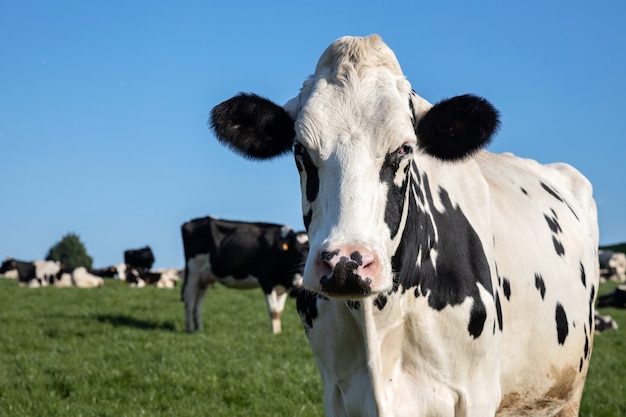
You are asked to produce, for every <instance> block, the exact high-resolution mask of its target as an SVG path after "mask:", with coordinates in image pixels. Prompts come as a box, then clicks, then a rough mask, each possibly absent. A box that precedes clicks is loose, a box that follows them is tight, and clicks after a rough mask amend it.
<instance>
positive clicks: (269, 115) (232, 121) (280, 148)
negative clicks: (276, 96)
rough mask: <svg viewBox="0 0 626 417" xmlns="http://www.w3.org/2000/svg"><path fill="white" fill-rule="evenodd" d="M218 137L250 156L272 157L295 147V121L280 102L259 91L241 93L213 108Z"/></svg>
mask: <svg viewBox="0 0 626 417" xmlns="http://www.w3.org/2000/svg"><path fill="white" fill-rule="evenodd" d="M210 125H211V128H212V129H213V131H214V132H215V135H216V136H217V139H218V140H219V141H220V142H222V143H223V144H225V145H226V146H228V147H229V148H231V149H232V150H233V151H235V152H237V153H238V154H240V155H242V156H244V157H246V158H250V159H270V158H273V157H276V156H279V155H282V154H285V153H287V152H289V151H291V148H292V145H293V139H294V137H295V131H294V122H293V119H292V118H291V117H290V116H289V114H288V113H287V112H286V111H285V109H283V108H282V107H280V106H279V105H277V104H275V103H273V102H271V101H270V100H267V99H265V98H263V97H260V96H257V95H255V94H245V93H241V94H239V95H237V96H235V97H233V98H231V99H229V100H226V101H224V102H222V103H220V104H218V105H217V106H215V107H213V110H211V118H210Z"/></svg>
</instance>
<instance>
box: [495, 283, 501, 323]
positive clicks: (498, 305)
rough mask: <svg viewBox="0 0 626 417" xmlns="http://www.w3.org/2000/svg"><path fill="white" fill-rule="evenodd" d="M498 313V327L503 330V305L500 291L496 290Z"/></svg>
mask: <svg viewBox="0 0 626 417" xmlns="http://www.w3.org/2000/svg"><path fill="white" fill-rule="evenodd" d="M496 314H497V316H498V327H499V328H500V331H502V305H501V304H500V293H498V292H497V291H496Z"/></svg>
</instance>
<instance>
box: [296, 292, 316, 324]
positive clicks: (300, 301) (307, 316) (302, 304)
mask: <svg viewBox="0 0 626 417" xmlns="http://www.w3.org/2000/svg"><path fill="white" fill-rule="evenodd" d="M318 298H322V296H321V295H319V294H317V293H314V292H311V291H309V290H306V289H302V291H300V292H299V293H298V297H297V298H296V309H297V310H298V314H299V315H300V319H301V320H302V324H304V329H305V331H306V332H307V334H308V332H309V329H312V328H313V321H315V319H316V318H317V314H318V313H317V300H318Z"/></svg>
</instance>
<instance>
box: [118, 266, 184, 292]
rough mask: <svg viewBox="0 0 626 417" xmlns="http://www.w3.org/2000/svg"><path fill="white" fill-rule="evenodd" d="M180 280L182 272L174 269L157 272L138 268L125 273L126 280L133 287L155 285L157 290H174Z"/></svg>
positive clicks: (158, 270) (127, 270) (129, 269)
mask: <svg viewBox="0 0 626 417" xmlns="http://www.w3.org/2000/svg"><path fill="white" fill-rule="evenodd" d="M179 279H180V271H179V270H177V269H174V268H161V269H157V270H155V271H142V270H140V269H137V268H132V267H131V268H128V269H126V271H125V280H126V282H128V283H129V284H130V285H131V286H132V287H139V288H142V287H145V286H146V285H154V286H155V287H157V288H174V287H175V286H176V283H177V282H178V280H179Z"/></svg>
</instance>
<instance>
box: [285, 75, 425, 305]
mask: <svg viewBox="0 0 626 417" xmlns="http://www.w3.org/2000/svg"><path fill="white" fill-rule="evenodd" d="M322 74H323V72H322ZM297 100H298V101H299V103H301V109H300V111H299V112H298V114H297V118H296V122H295V131H296V138H295V147H294V154H295V158H296V163H297V165H298V169H299V171H300V177H301V185H302V211H303V215H304V218H305V224H306V226H307V230H308V235H309V240H310V252H309V258H308V259H307V264H306V268H305V275H304V286H305V287H306V288H308V289H311V290H313V291H319V292H322V293H325V294H327V295H329V296H332V297H341V298H361V297H363V296H367V295H369V294H375V293H380V292H383V291H388V290H390V289H391V285H392V276H391V256H392V255H393V251H394V250H395V248H394V247H393V243H392V242H393V239H392V237H393V236H392V231H391V230H390V227H389V225H388V223H387V221H389V220H390V219H391V218H392V217H398V216H397V213H396V214H394V213H389V207H388V206H389V204H390V201H389V197H390V192H389V191H390V187H389V182H393V183H395V185H397V186H401V185H402V183H403V181H404V179H405V177H406V176H407V175H408V171H409V169H408V167H409V164H410V162H411V160H412V156H413V154H414V153H415V152H416V147H417V138H416V134H415V129H414V123H415V116H414V113H413V111H414V109H413V108H412V105H413V103H410V102H411V101H413V102H415V103H417V105H418V106H419V107H420V108H423V107H426V106H427V103H426V102H423V101H421V99H420V98H419V97H417V96H416V95H415V94H414V93H412V91H411V87H410V85H409V83H408V82H407V81H406V80H405V79H404V78H403V77H401V76H398V75H397V74H393V73H392V72H390V71H388V70H387V69H385V68H372V69H367V70H363V69H361V70H360V71H359V74H358V76H357V74H356V73H351V76H350V77H348V78H347V79H345V80H344V81H342V82H337V81H336V80H331V81H328V80H327V78H326V77H325V76H324V74H323V75H322V76H318V77H317V78H316V77H315V76H314V77H312V78H311V79H310V80H308V81H307V83H305V87H304V88H303V90H302V92H301V95H300V96H299V97H298V98H297ZM413 107H414V105H413ZM386 180H387V181H386ZM398 204H402V203H401V202H398ZM392 211H394V210H392ZM396 211H397V210H396ZM390 216H391V217H390ZM398 221H399V219H398ZM342 258H344V259H343V260H342ZM342 263H343V264H344V265H343V267H342V266H341V264H342ZM338 265H339V266H338ZM339 269H343V270H344V271H343V272H341V273H340V274H338V270H339ZM346 274H347V275H346ZM331 275H333V276H335V278H336V276H339V275H342V276H348V275H349V277H347V278H346V279H347V280H348V281H355V282H352V283H349V282H348V288H339V287H337V285H339V286H343V285H344V283H343V282H342V283H340V284H337V285H334V286H333V285H326V286H325V285H324V284H323V283H324V281H325V278H324V277H327V278H329V277H330V276H331ZM354 275H356V276H354ZM340 279H341V280H343V278H340ZM327 283H328V284H330V282H327ZM325 287H326V288H325Z"/></svg>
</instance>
